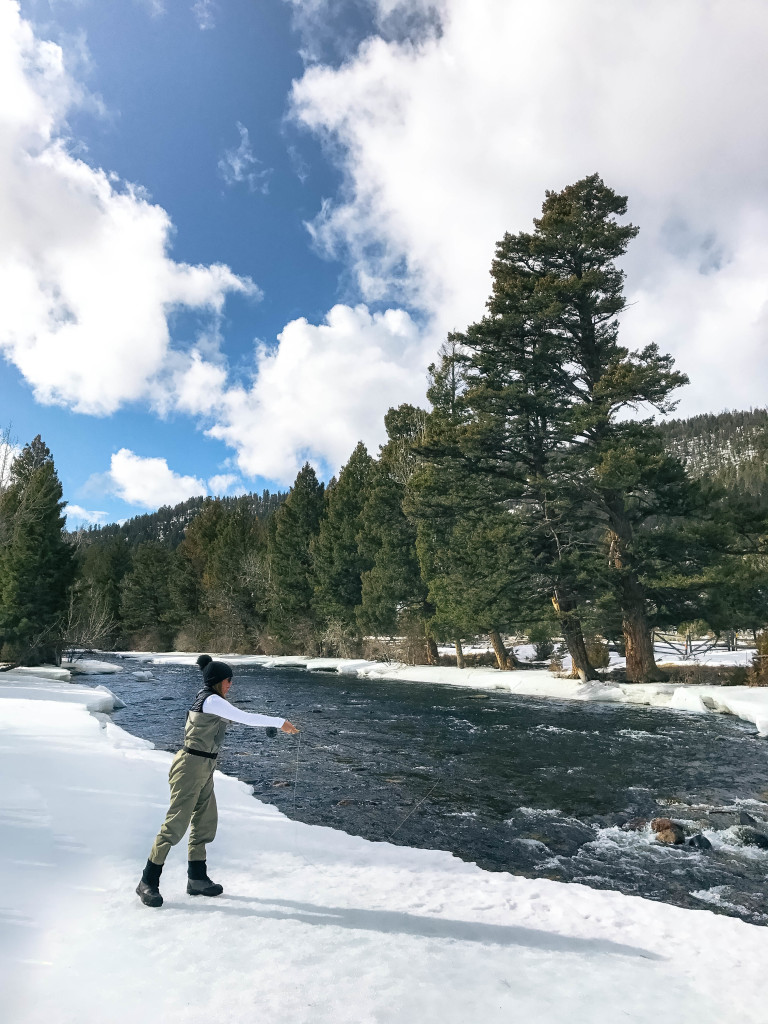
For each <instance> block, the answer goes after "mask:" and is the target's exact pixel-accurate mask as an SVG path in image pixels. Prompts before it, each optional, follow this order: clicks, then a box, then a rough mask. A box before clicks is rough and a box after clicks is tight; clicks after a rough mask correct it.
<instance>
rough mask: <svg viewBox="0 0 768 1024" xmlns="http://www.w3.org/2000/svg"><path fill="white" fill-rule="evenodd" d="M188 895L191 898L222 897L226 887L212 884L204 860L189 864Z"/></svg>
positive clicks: (191, 861) (215, 883)
mask: <svg viewBox="0 0 768 1024" xmlns="http://www.w3.org/2000/svg"><path fill="white" fill-rule="evenodd" d="M187 876H188V877H187V894H188V895H189V896H221V894H222V893H223V892H224V886H223V885H219V884H218V883H217V882H212V881H211V880H210V878H209V877H208V871H207V870H206V867H205V861H204V860H190V861H188V862H187Z"/></svg>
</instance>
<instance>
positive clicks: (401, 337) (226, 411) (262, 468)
mask: <svg viewBox="0 0 768 1024" xmlns="http://www.w3.org/2000/svg"><path fill="white" fill-rule="evenodd" d="M278 341H279V344H278V346H277V347H268V346H266V345H259V346H258V348H257V350H256V355H255V370H254V374H253V380H252V383H251V384H250V386H249V387H245V386H228V385H227V383H226V377H225V375H224V374H223V372H222V370H221V368H220V367H218V366H216V365H213V364H211V363H208V362H206V361H205V360H204V359H202V358H201V357H200V356H195V357H194V358H193V359H192V360H191V361H190V363H189V365H188V367H187V370H186V372H183V371H182V372H181V373H180V374H179V377H178V378H177V381H176V388H177V391H178V393H179V394H180V395H183V396H184V409H185V411H187V412H190V413H194V414H197V415H200V416H202V417H208V418H209V419H212V420H213V422H212V424H211V426H210V427H209V429H208V431H207V432H208V433H209V435H210V436H212V437H216V438H219V439H220V440H222V441H224V442H225V443H226V444H228V445H230V446H231V447H232V448H234V449H235V451H236V452H237V465H238V467H239V469H240V470H241V472H242V473H244V474H245V475H246V476H257V475H258V476H263V477H267V478H268V479H270V480H274V481H276V482H278V483H280V484H288V483H291V482H292V481H293V478H294V477H295V475H296V473H297V472H298V470H299V469H300V467H301V465H302V463H303V462H304V461H305V460H306V459H311V460H313V461H314V462H316V463H320V464H322V465H323V466H327V467H329V468H330V470H331V471H334V470H337V469H338V468H339V466H341V464H342V463H343V462H345V461H346V460H347V458H348V457H349V454H350V451H351V450H352V447H353V446H354V444H355V443H356V441H357V440H360V439H362V440H363V441H365V442H366V444H367V445H368V446H369V447H374V446H375V445H376V444H377V443H378V442H380V441H382V440H383V439H384V438H383V422H382V420H383V415H384V413H385V412H386V410H387V409H388V408H389V407H390V406H391V405H399V404H400V403H401V402H407V401H411V402H414V403H417V402H420V401H423V396H424V390H425V377H424V366H425V361H426V350H425V345H426V347H427V348H431V344H432V343H431V342H427V343H425V341H424V339H423V337H422V336H421V334H420V331H419V329H418V327H417V325H416V323H415V322H414V321H413V320H412V319H411V317H410V316H409V315H408V313H406V312H405V311H403V310H387V311H386V312H383V313H371V312H370V311H369V310H368V309H367V307H365V306H363V305H360V306H357V307H355V308H352V307H350V306H344V305H338V306H334V308H333V309H332V310H331V311H330V313H329V314H328V316H327V318H326V321H325V323H323V324H318V325H315V324H310V323H308V322H307V321H306V320H305V319H300V320H294V321H292V322H291V323H289V324H288V325H287V326H286V327H285V328H284V329H283V331H282V333H281V334H280V336H279V338H278Z"/></svg>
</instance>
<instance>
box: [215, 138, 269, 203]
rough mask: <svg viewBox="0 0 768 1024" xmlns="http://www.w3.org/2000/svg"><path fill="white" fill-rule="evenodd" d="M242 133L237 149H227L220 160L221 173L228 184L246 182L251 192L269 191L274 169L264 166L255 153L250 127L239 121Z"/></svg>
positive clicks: (264, 192)
mask: <svg viewBox="0 0 768 1024" xmlns="http://www.w3.org/2000/svg"><path fill="white" fill-rule="evenodd" d="M236 128H237V130H238V132H239V133H240V144H239V145H238V146H237V147H236V148H235V149H227V150H225V152H224V156H223V157H222V158H221V160H219V173H220V174H221V176H222V178H223V179H224V182H225V184H227V185H237V184H238V183H242V182H244V183H245V184H246V185H247V186H248V188H249V190H250V191H251V192H261V193H262V194H263V195H266V194H267V192H269V178H270V175H271V174H272V171H271V170H270V169H269V168H266V167H262V165H261V160H259V158H258V157H257V156H255V155H254V153H253V149H252V148H251V140H250V137H249V135H248V129H247V128H246V127H245V125H244V124H241V123H240V122H239V121H238V122H237V125H236Z"/></svg>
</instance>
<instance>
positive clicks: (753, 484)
mask: <svg viewBox="0 0 768 1024" xmlns="http://www.w3.org/2000/svg"><path fill="white" fill-rule="evenodd" d="M660 429H661V431H662V434H663V435H664V437H665V439H666V444H667V448H668V449H669V451H670V452H672V453H673V454H674V455H676V456H677V457H678V458H679V459H680V460H681V461H682V462H683V463H684V464H685V466H686V467H687V469H688V470H689V471H690V473H691V475H692V476H694V477H706V478H708V479H711V480H715V481H716V482H718V483H720V484H722V485H723V486H724V487H726V488H728V489H729V490H735V491H738V492H741V493H742V494H749V495H752V496H753V497H755V498H757V499H758V501H759V502H760V504H761V505H763V506H765V507H768V468H767V465H766V464H767V462H768V458H767V456H768V410H766V409H750V410H748V411H744V412H721V413H717V414H714V413H707V414H705V415H702V416H691V417H690V418H689V419H685V420H669V421H668V422H666V423H662V424H660Z"/></svg>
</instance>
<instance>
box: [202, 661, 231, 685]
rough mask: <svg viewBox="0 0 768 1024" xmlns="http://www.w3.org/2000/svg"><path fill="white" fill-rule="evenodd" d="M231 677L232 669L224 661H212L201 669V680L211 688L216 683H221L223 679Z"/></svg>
mask: <svg viewBox="0 0 768 1024" xmlns="http://www.w3.org/2000/svg"><path fill="white" fill-rule="evenodd" d="M231 678H232V669H231V668H230V666H229V665H227V663H226V662H225V661H212V662H211V663H210V665H206V666H205V668H204V669H203V682H204V683H205V685H206V686H208V687H210V688H211V689H212V688H213V687H214V686H216V684H217V683H223V682H224V680H225V679H231Z"/></svg>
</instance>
